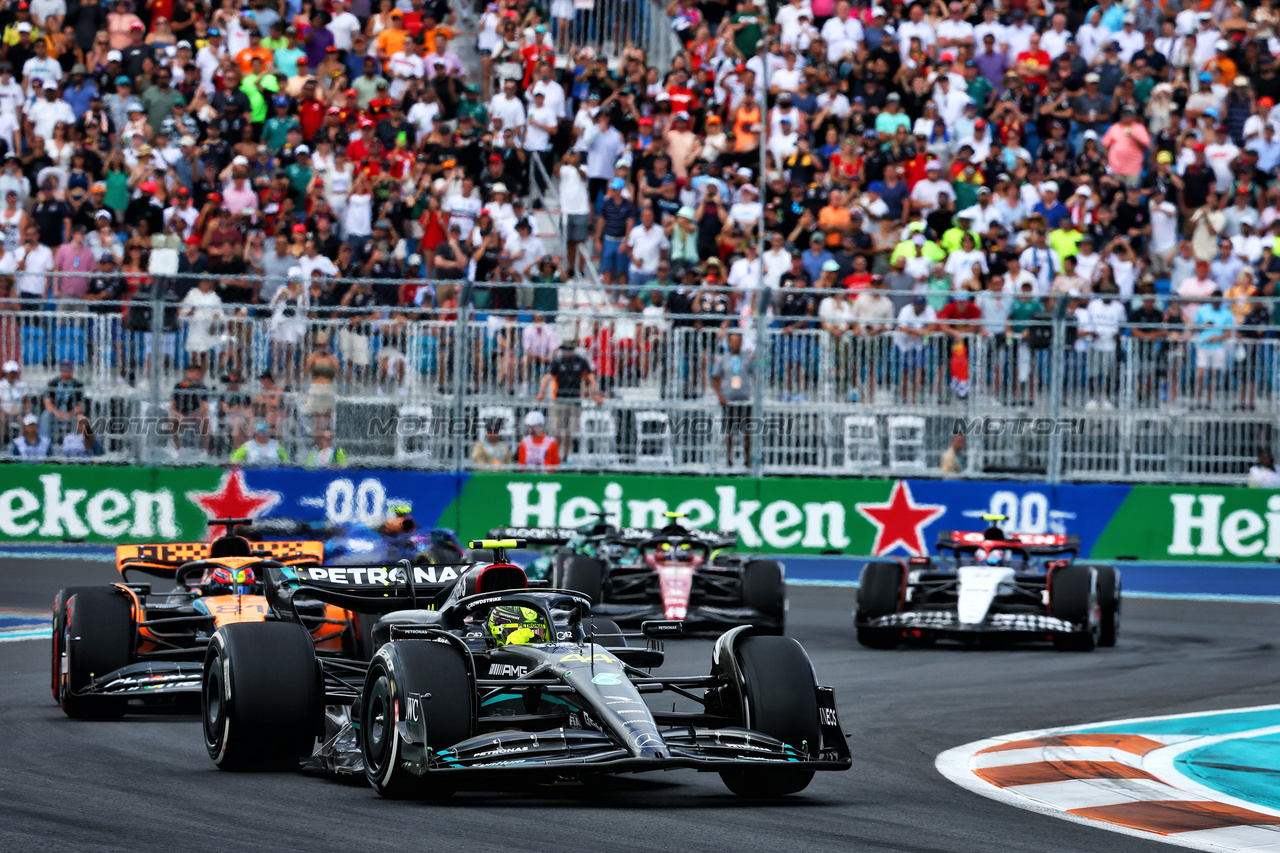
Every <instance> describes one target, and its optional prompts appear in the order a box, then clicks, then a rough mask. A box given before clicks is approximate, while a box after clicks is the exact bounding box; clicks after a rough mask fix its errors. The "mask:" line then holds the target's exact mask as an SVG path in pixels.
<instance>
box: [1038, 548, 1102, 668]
mask: <svg viewBox="0 0 1280 853" xmlns="http://www.w3.org/2000/svg"><path fill="white" fill-rule="evenodd" d="M1097 607H1098V594H1097V572H1096V571H1095V569H1094V567H1093V566H1080V565H1070V566H1062V567H1061V568H1057V569H1054V570H1053V573H1052V574H1051V575H1050V576H1049V615H1050V616H1053V617H1055V618H1057V619H1061V620H1063V621H1064V622H1070V623H1072V624H1074V625H1082V626H1084V627H1085V630H1083V631H1073V632H1070V633H1062V634H1057V635H1055V636H1054V638H1053V644H1054V646H1055V647H1056V648H1058V649H1059V650H1061V651H1067V652H1091V651H1093V649H1094V647H1095V646H1097V645H1098V639H1099V633H1100V631H1099V624H1098V620H1097V619H1096V618H1095V617H1094V614H1095V612H1096V611H1097Z"/></svg>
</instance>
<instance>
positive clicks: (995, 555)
mask: <svg viewBox="0 0 1280 853" xmlns="http://www.w3.org/2000/svg"><path fill="white" fill-rule="evenodd" d="M983 562H985V563H986V564H987V565H988V566H998V565H1000V564H1001V563H1003V562H1004V551H1001V550H1000V549H999V548H992V549H991V550H990V551H988V552H987V557H986V559H985V560H984V561H983Z"/></svg>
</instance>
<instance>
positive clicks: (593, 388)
mask: <svg viewBox="0 0 1280 853" xmlns="http://www.w3.org/2000/svg"><path fill="white" fill-rule="evenodd" d="M534 399H535V400H539V401H542V400H550V401H551V426H550V432H551V434H552V435H554V436H555V437H556V438H557V439H558V441H559V446H558V449H557V458H558V459H563V460H564V461H566V462H567V461H568V460H569V452H570V445H571V442H572V441H573V436H575V435H577V433H578V429H579V425H580V422H581V417H582V401H583V400H594V401H595V403H596V404H597V405H599V404H600V403H601V402H603V401H604V397H603V395H602V394H601V393H600V389H599V386H598V385H597V379H596V375H595V372H594V370H593V369H592V367H591V363H590V362H589V361H587V360H586V359H585V358H583V357H582V356H580V355H578V352H577V345H576V344H575V343H574V342H573V341H565V342H563V343H562V344H560V351H559V355H558V357H557V358H555V359H553V360H552V361H551V364H550V365H549V366H548V367H547V372H546V373H544V374H543V375H542V381H541V382H539V383H538V393H537V394H536V395H535V397H534ZM544 423H545V421H544ZM526 426H528V423H527V422H526ZM522 464H523V463H522Z"/></svg>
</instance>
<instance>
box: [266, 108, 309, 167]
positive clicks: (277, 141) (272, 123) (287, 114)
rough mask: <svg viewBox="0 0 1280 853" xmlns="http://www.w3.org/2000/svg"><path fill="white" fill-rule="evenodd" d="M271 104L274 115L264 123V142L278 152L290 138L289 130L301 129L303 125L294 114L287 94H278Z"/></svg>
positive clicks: (272, 150)
mask: <svg viewBox="0 0 1280 853" xmlns="http://www.w3.org/2000/svg"><path fill="white" fill-rule="evenodd" d="M271 104H272V108H273V109H272V115H271V117H270V118H268V119H267V120H266V122H264V123H263V125H262V144H263V145H265V146H267V150H269V151H270V152H271V153H272V154H277V153H279V151H280V149H281V148H283V147H284V144H285V142H286V141H287V140H288V137H289V131H291V130H301V128H302V125H301V124H300V123H299V121H298V119H297V117H296V116H295V115H293V112H292V109H291V105H290V103H289V98H288V97H287V96H285V95H276V96H275V97H274V98H273V99H272V101H271Z"/></svg>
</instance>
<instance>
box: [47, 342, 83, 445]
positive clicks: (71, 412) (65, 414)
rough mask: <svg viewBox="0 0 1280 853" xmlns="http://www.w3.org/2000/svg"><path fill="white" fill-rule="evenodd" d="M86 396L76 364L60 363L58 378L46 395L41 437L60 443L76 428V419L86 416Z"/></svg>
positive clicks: (53, 380) (65, 360)
mask: <svg viewBox="0 0 1280 853" xmlns="http://www.w3.org/2000/svg"><path fill="white" fill-rule="evenodd" d="M84 396H85V387H84V383H83V382H81V381H80V380H79V379H76V378H75V363H74V362H72V361H70V360H69V359H63V360H62V361H61V362H59V363H58V375H57V377H56V378H54V379H51V380H49V386H48V388H47V390H46V391H45V393H44V401H43V411H41V412H40V435H42V436H44V437H45V438H49V439H52V440H54V441H59V442H60V441H61V440H62V436H64V435H66V434H67V432H69V431H70V430H71V429H72V428H73V427H74V425H75V419H76V417H77V416H79V415H82V414H84V402H85V401H84Z"/></svg>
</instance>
